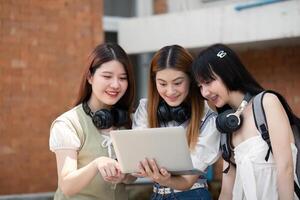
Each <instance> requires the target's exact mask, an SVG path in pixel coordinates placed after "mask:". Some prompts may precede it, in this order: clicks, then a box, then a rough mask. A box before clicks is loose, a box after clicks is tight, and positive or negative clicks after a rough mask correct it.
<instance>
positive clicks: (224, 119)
mask: <svg viewBox="0 0 300 200" xmlns="http://www.w3.org/2000/svg"><path fill="white" fill-rule="evenodd" d="M251 98H252V95H251V94H250V93H246V94H245V96H244V99H243V101H242V102H241V104H240V106H239V107H238V109H237V110H236V111H235V110H233V109H229V110H226V111H224V112H222V113H220V114H218V116H217V118H216V126H217V129H218V130H219V131H220V132H221V133H227V134H230V133H233V132H235V131H237V130H238V129H239V128H240V127H241V125H242V123H243V117H242V116H241V114H242V112H243V110H244V109H245V108H246V106H247V105H248V103H249V102H250V100H251Z"/></svg>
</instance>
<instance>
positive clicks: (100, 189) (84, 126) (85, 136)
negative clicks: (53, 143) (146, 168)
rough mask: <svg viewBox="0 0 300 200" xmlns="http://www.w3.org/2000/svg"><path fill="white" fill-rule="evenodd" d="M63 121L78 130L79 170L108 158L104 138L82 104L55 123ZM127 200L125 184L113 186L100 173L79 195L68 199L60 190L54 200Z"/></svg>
mask: <svg viewBox="0 0 300 200" xmlns="http://www.w3.org/2000/svg"><path fill="white" fill-rule="evenodd" d="M57 121H63V122H65V123H66V124H67V125H68V126H72V127H74V128H75V130H76V134H77V136H78V137H79V139H80V142H81V146H80V148H79V150H78V155H77V166H78V169H79V168H81V167H84V166H85V165H87V164H88V163H90V162H91V161H93V160H94V159H96V158H98V157H100V156H106V157H108V150H107V148H103V147H102V145H101V144H102V142H103V141H104V137H103V136H102V135H101V133H100V132H99V130H98V129H97V128H96V127H95V126H94V124H93V122H92V119H91V117H89V116H88V115H87V114H85V112H84V110H83V108H82V104H80V105H78V106H76V107H74V108H73V109H71V110H70V111H68V112H66V113H64V114H62V115H61V116H60V117H58V118H57V119H56V120H55V121H54V122H53V123H52V126H53V124H54V123H55V122H57ZM67 199H68V200H96V199H97V200H126V199H128V193H127V191H126V190H125V185H124V184H123V183H119V184H111V183H109V182H106V181H104V180H103V178H102V176H101V174H100V173H98V174H97V175H96V176H95V177H94V179H93V180H92V181H91V182H90V183H89V184H88V185H87V186H86V187H85V188H83V189H82V190H81V191H80V192H79V193H77V194H76V195H74V196H71V197H67V196H65V195H64V194H63V193H62V191H61V190H60V189H59V188H58V189H57V191H56V193H55V196H54V200H67Z"/></svg>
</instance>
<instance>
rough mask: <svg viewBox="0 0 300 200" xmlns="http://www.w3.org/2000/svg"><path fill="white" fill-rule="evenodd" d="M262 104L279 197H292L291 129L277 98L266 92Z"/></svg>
mask: <svg viewBox="0 0 300 200" xmlns="http://www.w3.org/2000/svg"><path fill="white" fill-rule="evenodd" d="M263 106H264V109H265V113H266V119H267V123H268V128H269V134H270V139H271V145H272V150H273V155H274V159H275V162H276V167H277V185H278V192H279V198H280V199H293V193H294V192H293V191H294V186H293V180H294V178H293V158H292V151H291V141H292V139H291V137H292V130H291V126H290V124H289V121H288V117H287V114H286V112H285V110H284V108H283V106H282V105H281V103H280V101H279V99H278V98H277V97H276V96H275V95H273V94H269V93H267V94H266V95H265V98H264V99H263Z"/></svg>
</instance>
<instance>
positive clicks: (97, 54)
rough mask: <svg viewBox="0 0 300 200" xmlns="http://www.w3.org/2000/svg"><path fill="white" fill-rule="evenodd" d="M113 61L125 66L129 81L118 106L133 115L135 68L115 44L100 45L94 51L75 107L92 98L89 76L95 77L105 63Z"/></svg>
mask: <svg viewBox="0 0 300 200" xmlns="http://www.w3.org/2000/svg"><path fill="white" fill-rule="evenodd" d="M112 60H116V61H119V62H120V63H121V64H122V65H123V67H124V69H125V71H126V74H127V80H128V88H127V90H126V92H125V94H124V95H123V96H122V97H121V99H120V100H119V101H118V103H117V105H116V106H120V107H122V108H123V109H127V110H128V113H132V111H133V104H134V98H135V82H134V73H133V67H132V64H131V62H130V60H129V57H128V55H127V54H126V52H125V51H124V50H123V49H122V48H121V47H120V46H119V45H118V44H114V43H104V44H100V45H98V46H96V48H95V49H94V50H93V51H92V53H91V55H90V56H89V61H88V64H87V66H86V67H85V69H84V72H83V74H82V78H81V83H80V87H79V92H78V95H77V98H76V100H75V106H77V105H79V104H81V103H82V102H83V101H87V100H89V98H90V97H91V94H92V86H91V85H90V84H89V82H88V77H89V75H93V74H94V73H95V71H96V70H97V69H98V68H99V67H101V65H102V64H103V63H106V62H109V61H112Z"/></svg>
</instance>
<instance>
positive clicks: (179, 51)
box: [147, 45, 204, 149]
mask: <svg viewBox="0 0 300 200" xmlns="http://www.w3.org/2000/svg"><path fill="white" fill-rule="evenodd" d="M192 62H193V57H192V55H191V54H190V53H189V52H188V51H187V50H186V49H184V48H183V47H181V46H179V45H172V46H165V47H163V48H161V49H160V50H159V51H158V52H156V53H155V55H154V56H153V59H152V61H151V66H150V73H149V83H148V108H147V109H148V116H149V117H148V123H149V127H151V128H154V127H159V122H158V120H157V108H158V105H159V102H160V101H161V100H162V99H161V97H160V95H159V93H158V91H157V88H156V81H155V78H156V73H157V72H158V71H160V70H164V69H167V68H171V69H175V70H179V71H182V72H184V73H186V74H187V75H188V77H189V78H190V87H189V93H188V95H187V97H186V99H185V101H186V102H187V103H188V104H189V105H191V118H190V121H189V124H188V127H187V140H188V144H189V147H190V149H194V147H195V145H196V144H197V140H198V136H199V129H200V123H201V117H202V115H203V110H204V100H203V99H202V98H201V95H200V91H199V89H198V87H197V84H196V83H195V82H194V80H193V77H192V71H191V70H192Z"/></svg>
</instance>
